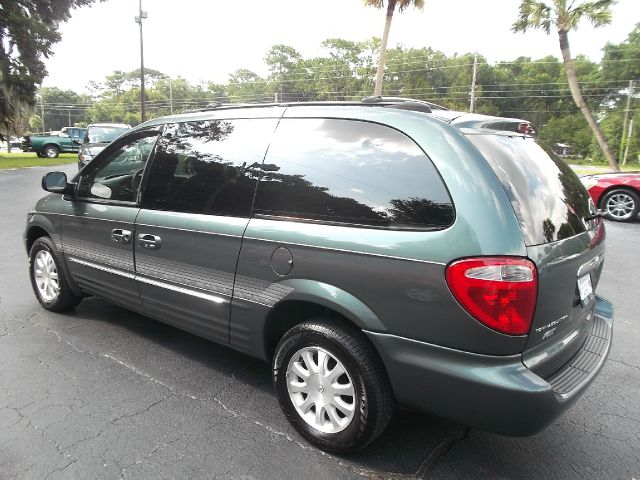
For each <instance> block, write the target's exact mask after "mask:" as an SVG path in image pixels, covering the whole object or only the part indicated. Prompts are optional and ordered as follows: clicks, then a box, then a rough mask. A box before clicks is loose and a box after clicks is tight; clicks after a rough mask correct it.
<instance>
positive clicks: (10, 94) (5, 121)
mask: <svg viewBox="0 0 640 480" xmlns="http://www.w3.org/2000/svg"><path fill="white" fill-rule="evenodd" d="M92 2H93V0H3V1H2V4H1V5H0V127H3V128H4V129H5V130H9V131H14V132H17V131H20V130H21V129H22V119H23V117H24V116H25V110H26V108H28V107H30V106H32V105H33V104H34V103H35V94H36V87H37V85H39V84H41V83H42V80H43V79H44V77H45V76H46V74H47V71H46V69H45V66H44V60H43V59H44V58H48V57H49V56H50V55H51V48H52V46H53V45H54V44H55V43H56V42H58V41H59V40H60V33H59V32H58V26H59V25H60V23H62V22H66V21H67V20H68V19H69V17H70V16H71V10H72V9H73V8H75V7H79V6H83V5H88V4H90V3H92Z"/></svg>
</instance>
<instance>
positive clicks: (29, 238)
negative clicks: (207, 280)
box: [24, 214, 83, 295]
mask: <svg viewBox="0 0 640 480" xmlns="http://www.w3.org/2000/svg"><path fill="white" fill-rule="evenodd" d="M55 231H56V228H55V226H54V224H53V223H52V222H51V220H50V219H49V218H47V217H46V216H44V215H39V214H35V215H33V216H30V217H29V220H28V226H27V228H26V230H25V233H24V243H25V247H26V250H27V256H28V255H29V254H30V252H31V247H32V246H33V244H34V242H35V241H36V240H38V239H39V238H42V237H47V238H49V239H50V240H51V242H52V243H53V244H54V246H55V247H56V248H57V250H58V255H59V256H60V263H61V264H62V269H63V270H64V274H65V276H66V278H67V282H68V283H69V287H70V288H71V291H72V292H73V293H75V294H76V295H83V292H82V290H81V289H80V287H78V284H77V283H76V282H75V280H74V279H73V277H72V276H71V272H70V271H69V267H68V265H67V258H66V256H65V254H64V252H63V251H62V248H61V245H60V237H59V236H58V235H56V234H54V233H52V232H55Z"/></svg>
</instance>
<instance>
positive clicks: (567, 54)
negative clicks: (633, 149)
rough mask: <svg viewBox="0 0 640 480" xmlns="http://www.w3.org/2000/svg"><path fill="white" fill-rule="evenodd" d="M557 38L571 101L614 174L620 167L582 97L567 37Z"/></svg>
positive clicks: (561, 31) (560, 35) (561, 32)
mask: <svg viewBox="0 0 640 480" xmlns="http://www.w3.org/2000/svg"><path fill="white" fill-rule="evenodd" d="M558 37H559V40H560V51H561V52H562V60H563V61H564V70H565V72H566V74H567V82H568V83H569V89H570V90H571V95H573V100H574V102H576V105H577V106H578V108H579V109H580V111H581V112H582V114H583V115H584V118H585V119H586V120H587V123H588V124H589V126H590V127H591V130H593V134H594V135H595V137H596V140H597V142H598V145H599V146H600V150H602V153H604V156H605V157H606V159H607V162H609V166H611V170H613V171H614V172H619V171H620V167H619V166H618V162H616V159H615V158H613V154H612V153H611V149H610V148H609V145H608V144H607V139H606V138H604V134H603V133H602V130H600V126H599V125H598V123H597V122H596V121H595V119H594V118H593V114H592V113H591V110H589V107H588V106H587V104H586V103H585V101H584V98H583V97H582V92H581V91H580V85H579V84H578V77H577V75H576V70H575V68H574V66H573V61H572V60H571V51H570V49H569V35H568V33H567V32H565V31H563V30H558Z"/></svg>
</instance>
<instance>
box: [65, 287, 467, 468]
mask: <svg viewBox="0 0 640 480" xmlns="http://www.w3.org/2000/svg"><path fill="white" fill-rule="evenodd" d="M65 317H72V318H75V319H76V320H82V321H83V322H86V321H89V322H96V323H97V324H102V325H103V326H104V327H105V328H106V330H107V331H106V332H105V335H107V336H110V335H112V334H113V331H114V330H119V331H120V333H118V334H117V336H118V337H124V338H131V343H130V344H125V345H123V343H122V342H120V343H119V344H118V348H119V349H120V351H123V349H124V348H126V349H131V350H135V349H136V348H138V347H137V346H139V344H140V343H141V340H142V341H144V343H146V344H149V343H150V344H152V345H154V347H155V346H157V347H159V349H168V350H170V351H172V352H173V353H174V354H175V355H176V356H179V357H184V358H187V359H189V360H190V361H191V362H196V363H197V364H200V365H202V366H204V367H206V369H209V370H211V371H212V372H215V373H216V374H222V375H223V376H232V377H233V378H234V382H235V383H236V385H237V384H240V385H241V387H242V390H243V391H246V389H247V388H248V389H258V390H259V392H262V394H263V395H266V396H267V398H270V399H272V402H271V404H272V405H273V410H274V412H275V415H280V413H279V407H278V404H277V400H276V397H275V393H274V392H273V389H272V385H271V371H270V370H271V369H270V366H269V364H268V363H266V362H264V361H262V360H259V359H256V358H253V357H250V356H248V355H245V354H242V353H239V352H236V351H235V350H232V349H231V348H229V347H226V346H224V345H221V344H217V343H214V342H211V341H209V340H206V339H203V338H201V337H198V336H196V335H192V334H190V333H187V332H184V331H182V330H179V329H177V328H175V327H172V326H170V325H167V324H164V323H162V322H159V321H156V320H153V319H151V318H149V317H146V316H144V315H141V314H137V313H135V312H132V311H130V310H127V309H125V308H122V307H119V306H116V305H113V304H111V303H108V302H106V301H103V300H101V299H98V298H95V297H90V298H87V299H85V300H84V301H83V302H82V303H81V304H80V305H79V306H78V307H76V309H75V310H74V311H72V312H68V313H66V314H65ZM65 323H67V324H70V325H73V324H74V323H77V322H73V321H72V320H71V319H70V318H67V319H65ZM72 328H73V327H72ZM90 328H91V327H90ZM91 330H97V329H94V328H91ZM123 330H124V331H123ZM95 333H96V332H95V331H94V332H92V336H95ZM105 341H108V340H105ZM145 353H146V352H145ZM212 376H214V375H212ZM216 387H218V386H216ZM217 389H218V388H216V389H215V390H217ZM249 408H253V407H251V406H249ZM264 409H265V407H264V405H261V406H260V409H256V411H255V412H251V411H249V412H246V414H247V415H248V416H251V417H255V416H258V415H259V414H262V413H263V412H264ZM283 424H286V422H285V421H284V418H283ZM286 429H287V431H286V433H287V435H289V436H290V437H292V438H294V439H295V440H296V441H298V442H301V443H302V444H307V442H306V441H305V440H304V439H302V438H301V437H300V436H299V435H297V433H296V432H295V431H294V429H293V428H292V427H290V426H288V424H287V425H286ZM465 431H466V429H465V427H463V426H462V425H460V424H457V423H454V422H451V421H448V420H444V419H440V418H436V417H431V416H428V415H424V414H419V413H415V412H410V411H406V410H401V409H397V411H396V414H395V415H394V417H393V419H392V421H391V423H390V425H389V426H388V428H387V430H386V431H385V432H384V433H383V434H382V435H381V436H380V437H379V438H378V439H377V440H376V441H375V442H373V443H372V444H371V445H369V446H367V447H366V448H365V449H364V450H361V451H359V452H356V453H353V454H349V455H344V456H343V455H340V456H338V455H332V456H334V457H340V458H341V461H342V462H344V464H345V465H346V466H347V467H348V468H350V469H351V470H352V472H353V473H355V474H358V475H366V476H368V475H373V476H374V477H376V476H378V477H379V476H380V475H382V477H383V478H387V477H389V476H395V475H415V474H416V473H417V472H418V471H420V470H422V469H424V468H426V467H428V466H429V464H430V463H431V462H433V461H434V460H435V458H437V455H436V456H435V457H434V452H439V453H443V452H440V450H442V448H443V445H446V444H447V442H449V441H451V440H452V439H455V438H458V437H460V435H461V433H462V432H465Z"/></svg>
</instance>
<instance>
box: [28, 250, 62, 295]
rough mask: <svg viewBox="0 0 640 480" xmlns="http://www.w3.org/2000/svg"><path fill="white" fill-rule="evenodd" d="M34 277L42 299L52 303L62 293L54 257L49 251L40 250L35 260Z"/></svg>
mask: <svg viewBox="0 0 640 480" xmlns="http://www.w3.org/2000/svg"><path fill="white" fill-rule="evenodd" d="M33 277H34V279H35V281H36V287H37V288H38V293H39V295H40V297H41V298H42V299H43V300H44V301H46V302H51V301H53V300H55V299H56V297H57V296H58V294H59V293H60V283H59V282H58V269H57V268H56V263H55V261H54V260H53V256H52V255H51V254H50V253H49V252H48V251H47V250H40V251H39V252H38V253H37V254H36V256H35V258H34V266H33Z"/></svg>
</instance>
